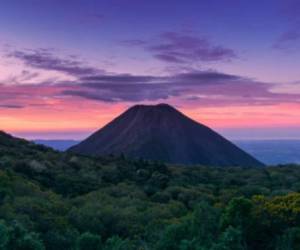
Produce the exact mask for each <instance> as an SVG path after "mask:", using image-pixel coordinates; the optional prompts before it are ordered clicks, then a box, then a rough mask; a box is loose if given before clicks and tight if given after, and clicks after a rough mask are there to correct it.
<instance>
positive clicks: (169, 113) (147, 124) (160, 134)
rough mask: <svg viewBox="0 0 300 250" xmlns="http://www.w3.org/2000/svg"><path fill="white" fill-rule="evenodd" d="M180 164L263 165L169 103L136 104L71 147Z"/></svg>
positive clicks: (101, 153)
mask: <svg viewBox="0 0 300 250" xmlns="http://www.w3.org/2000/svg"><path fill="white" fill-rule="evenodd" d="M69 151H71V152H75V153H80V154H86V155H98V156H103V155H109V154H114V155H120V154H124V155H126V156H127V157H131V158H143V159H148V160H158V161H163V162H168V163H176V164H201V165H208V166H244V167H249V166H263V164H262V163H261V162H259V161H258V160H256V159H255V158H253V157H252V156H250V155H249V154H247V153H246V152H244V151H243V150H241V149H240V148H238V147H237V146H235V145H234V144H233V143H231V142H230V141H228V140H226V139H225V138H223V137H222V136H220V135H219V134H217V133H216V132H214V131H213V130H211V129H210V128H208V127H206V126H204V125H202V124H200V123H198V122H196V121H194V120H192V119H190V118H188V117H187V116H185V115H184V114H182V113H181V112H179V111H178V110H176V109H175V108H173V107H171V106H169V105H167V104H158V105H136V106H133V107H132V108H130V109H128V110H127V111H125V112H124V113H123V114H121V115H120V116H119V117H117V118H116V119H114V120H113V121H112V122H110V123H109V124H107V125H106V126H105V127H103V128H102V129H100V130H99V131H97V132H95V133H94V134H92V135H91V136H90V137H88V138H87V139H86V140H84V141H83V142H81V143H79V144H78V145H75V146H73V147H71V148H70V149H69Z"/></svg>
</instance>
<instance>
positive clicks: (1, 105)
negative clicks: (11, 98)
mask: <svg viewBox="0 0 300 250" xmlns="http://www.w3.org/2000/svg"><path fill="white" fill-rule="evenodd" d="M0 108H4V109H22V108H24V106H23V105H16V104H0Z"/></svg>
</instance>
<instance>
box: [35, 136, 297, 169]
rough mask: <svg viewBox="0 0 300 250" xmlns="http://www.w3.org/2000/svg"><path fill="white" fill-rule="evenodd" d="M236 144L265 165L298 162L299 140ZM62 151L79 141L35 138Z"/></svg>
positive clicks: (237, 142)
mask: <svg viewBox="0 0 300 250" xmlns="http://www.w3.org/2000/svg"><path fill="white" fill-rule="evenodd" d="M232 141H233V143H235V144H236V145H237V146H239V147H240V148H242V149H243V150H245V151H246V152H248V153H249V154H251V155H253V156H254V157H255V158H257V159H258V160H260V161H262V162H263V163H265V164H267V165H278V164H287V163H297V164H300V140H232ZM35 142H36V143H38V144H43V145H46V146H49V147H52V148H54V149H57V150H60V151H64V150H66V149H68V148H69V147H71V146H73V145H75V144H77V143H79V141H75V140H35Z"/></svg>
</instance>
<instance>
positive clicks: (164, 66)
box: [0, 0, 300, 139]
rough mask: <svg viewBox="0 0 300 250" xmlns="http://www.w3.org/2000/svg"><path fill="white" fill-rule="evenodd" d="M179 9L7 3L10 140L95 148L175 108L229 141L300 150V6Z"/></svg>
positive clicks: (204, 4)
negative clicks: (129, 117)
mask: <svg viewBox="0 0 300 250" xmlns="http://www.w3.org/2000/svg"><path fill="white" fill-rule="evenodd" d="M177 2H178V3H177V4H176V5H173V4H172V3H173V1H163V2H162V1H118V0H113V1H92V0H91V1H72V3H70V2H69V1H56V0H54V1H47V0H45V1H34V0H30V1H8V0H7V1H6V0H5V1H1V3H0V23H1V30H0V35H1V36H0V37H1V40H0V56H1V57H0V129H1V130H5V131H7V132H9V133H13V134H16V135H19V136H22V137H26V138H30V139H32V138H41V137H43V138H68V139H70V138H73V139H83V138H84V137H86V136H87V135H89V134H90V133H91V132H93V131H95V130H97V129H99V128H100V127H102V126H104V125H105V124H106V123H108V122H109V121H111V120H112V119H114V118H115V117H116V116H118V115H119V114H121V113H122V112H123V111H124V110H126V109H127V108H128V107H130V106H132V105H135V104H140V103H147V104H156V103H169V104H171V105H173V106H175V107H176V108H178V109H179V110H180V111H182V112H183V113H185V114H186V115H188V116H190V117H191V118H193V119H195V120H197V121H199V122H201V123H203V124H205V125H208V126H210V127H212V128H213V129H216V130H218V131H220V132H221V133H223V134H224V135H225V136H227V135H228V136H233V137H234V133H232V132H230V133H228V134H226V131H227V130H228V129H229V130H231V131H234V129H236V131H240V130H243V131H244V132H243V133H242V135H240V134H238V133H237V134H236V135H237V137H251V133H252V132H253V131H260V132H259V133H258V134H260V135H262V137H263V134H264V131H266V133H271V134H269V136H270V137H272V138H278V137H282V138H285V137H287V138H293V137H294V138H295V139H296V138H298V139H299V138H300V71H299V65H300V54H299V53H298V51H299V44H300V43H299V41H300V34H299V31H298V30H299V27H300V18H299V15H298V13H297V10H299V8H300V5H299V1H295V0H288V1H280V0H278V1H271V0H269V1H263V3H260V2H258V1H257V3H255V2H252V3H251V1H249V2H247V3H246V2H245V1H240V2H239V3H237V2H238V1H237V2H236V1H232V2H230V3H229V2H227V1H223V2H222V3H220V1H196V0H195V1H189V3H184V2H183V1H177ZM225 2H226V3H225ZM236 5H238V8H237V6H236ZM212 10H214V11H212ZM166 11H167V13H166ZM132 13H135V15H132ZM216 13H217V15H216ZM17 17H18V18H17ZM228 17H231V18H228ZM20 20H22V21H20ZM253 20H256V21H253ZM133 27H134V28H133ZM291 130H293V131H296V132H293V133H292V134H291V133H290V132H291ZM270 131H274V132H270ZM278 131H280V133H279V132H278ZM297 131H299V132H297ZM272 133H273V134H272ZM247 134H248V135H249V136H247Z"/></svg>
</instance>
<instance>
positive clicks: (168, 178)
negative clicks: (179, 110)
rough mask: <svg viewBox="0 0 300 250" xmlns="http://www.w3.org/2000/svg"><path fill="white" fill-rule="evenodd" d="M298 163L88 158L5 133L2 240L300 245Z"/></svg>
mask: <svg viewBox="0 0 300 250" xmlns="http://www.w3.org/2000/svg"><path fill="white" fill-rule="evenodd" d="M299 170H300V168H299V166H296V165H286V166H276V167H266V168H238V167H226V168H217V167H206V166H193V167H190V166H189V167H185V166H179V165H178V166H174V165H164V164H161V163H155V162H152V163H150V162H147V161H143V160H137V161H132V160H129V159H126V158H125V157H118V158H116V157H113V156H111V157H106V158H103V157H99V158H94V157H84V156H79V155H75V154H72V153H61V152H57V151H54V150H52V149H50V148H47V147H44V146H40V145H35V144H33V143H29V142H26V141H24V140H19V139H15V138H13V137H10V136H9V135H7V134H4V133H1V134H0V249H3V250H8V249H9V250H14V249H18V250H21V249H22V250H30V249H33V250H40V249H51V250H52V249H53V250H54V249H55V250H59V249H61V250H64V249H66V250H68V249H76V250H83V249H85V250H90V249H99V250H100V249H105V250H127V249H145V250H146V249H149V250H152V249H153V250H177V249H178V250H242V249H243V250H244V249H245V250H246V249H247V250H260V249H261V250H265V249H267V250H268V249H270V250H271V249H272V250H273V249H274V250H288V249H289V250H290V249H300V193H298V192H300V171H299Z"/></svg>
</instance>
